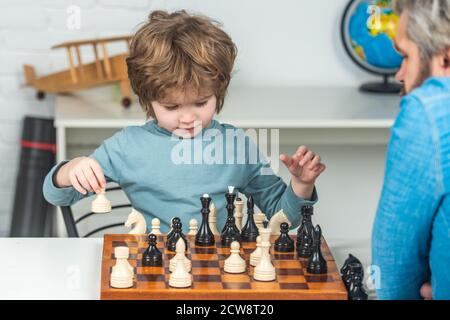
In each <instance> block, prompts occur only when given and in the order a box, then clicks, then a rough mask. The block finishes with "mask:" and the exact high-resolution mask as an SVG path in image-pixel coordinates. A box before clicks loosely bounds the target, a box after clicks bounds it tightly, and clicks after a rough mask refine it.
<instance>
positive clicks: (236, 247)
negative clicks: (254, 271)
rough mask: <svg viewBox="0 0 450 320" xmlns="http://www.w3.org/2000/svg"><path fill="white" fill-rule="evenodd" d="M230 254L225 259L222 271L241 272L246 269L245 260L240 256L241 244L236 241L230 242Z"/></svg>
mask: <svg viewBox="0 0 450 320" xmlns="http://www.w3.org/2000/svg"><path fill="white" fill-rule="evenodd" d="M230 247H231V249H230V256H229V257H228V258H227V259H225V264H224V271H225V272H228V273H243V272H245V270H246V267H247V266H246V264H245V260H244V259H242V257H241V256H240V254H239V253H240V247H241V245H240V244H239V242H237V241H233V242H232V243H231V246H230Z"/></svg>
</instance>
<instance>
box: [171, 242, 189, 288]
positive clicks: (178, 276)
mask: <svg viewBox="0 0 450 320" xmlns="http://www.w3.org/2000/svg"><path fill="white" fill-rule="evenodd" d="M184 250H185V244H184V240H183V239H181V238H180V239H178V241H177V245H176V251H177V253H178V252H184ZM183 255H184V253H183ZM191 285H192V276H191V275H190V273H189V272H188V271H187V270H186V267H185V264H184V261H183V260H182V259H176V260H175V270H174V271H173V272H172V273H171V274H170V276H169V286H171V287H174V288H187V287H190V286H191Z"/></svg>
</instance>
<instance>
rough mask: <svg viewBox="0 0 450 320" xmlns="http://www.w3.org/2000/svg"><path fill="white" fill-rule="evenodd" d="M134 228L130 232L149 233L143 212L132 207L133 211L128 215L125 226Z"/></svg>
mask: <svg viewBox="0 0 450 320" xmlns="http://www.w3.org/2000/svg"><path fill="white" fill-rule="evenodd" d="M131 226H133V228H132V229H131V230H130V232H128V234H146V233H147V222H146V221H145V218H144V216H143V215H142V213H140V212H139V211H137V210H136V209H134V208H132V209H131V213H130V214H129V215H128V219H127V221H125V227H127V228H131Z"/></svg>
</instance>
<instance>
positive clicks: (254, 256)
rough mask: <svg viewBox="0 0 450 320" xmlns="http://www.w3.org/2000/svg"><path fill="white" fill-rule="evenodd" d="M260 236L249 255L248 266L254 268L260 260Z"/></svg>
mask: <svg viewBox="0 0 450 320" xmlns="http://www.w3.org/2000/svg"><path fill="white" fill-rule="evenodd" d="M261 254H262V251H261V236H257V237H256V249H255V250H254V251H253V252H252V253H251V254H250V265H252V266H254V267H256V266H257V265H258V263H259V260H261Z"/></svg>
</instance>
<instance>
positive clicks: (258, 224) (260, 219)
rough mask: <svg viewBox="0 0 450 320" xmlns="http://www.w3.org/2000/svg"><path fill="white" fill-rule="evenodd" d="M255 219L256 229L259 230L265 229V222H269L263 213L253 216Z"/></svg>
mask: <svg viewBox="0 0 450 320" xmlns="http://www.w3.org/2000/svg"><path fill="white" fill-rule="evenodd" d="M253 218H254V220H255V224H256V227H257V228H258V230H259V229H261V228H263V227H264V226H263V221H266V220H267V218H266V215H265V214H264V213H262V212H258V213H255V214H254V215H253Z"/></svg>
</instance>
